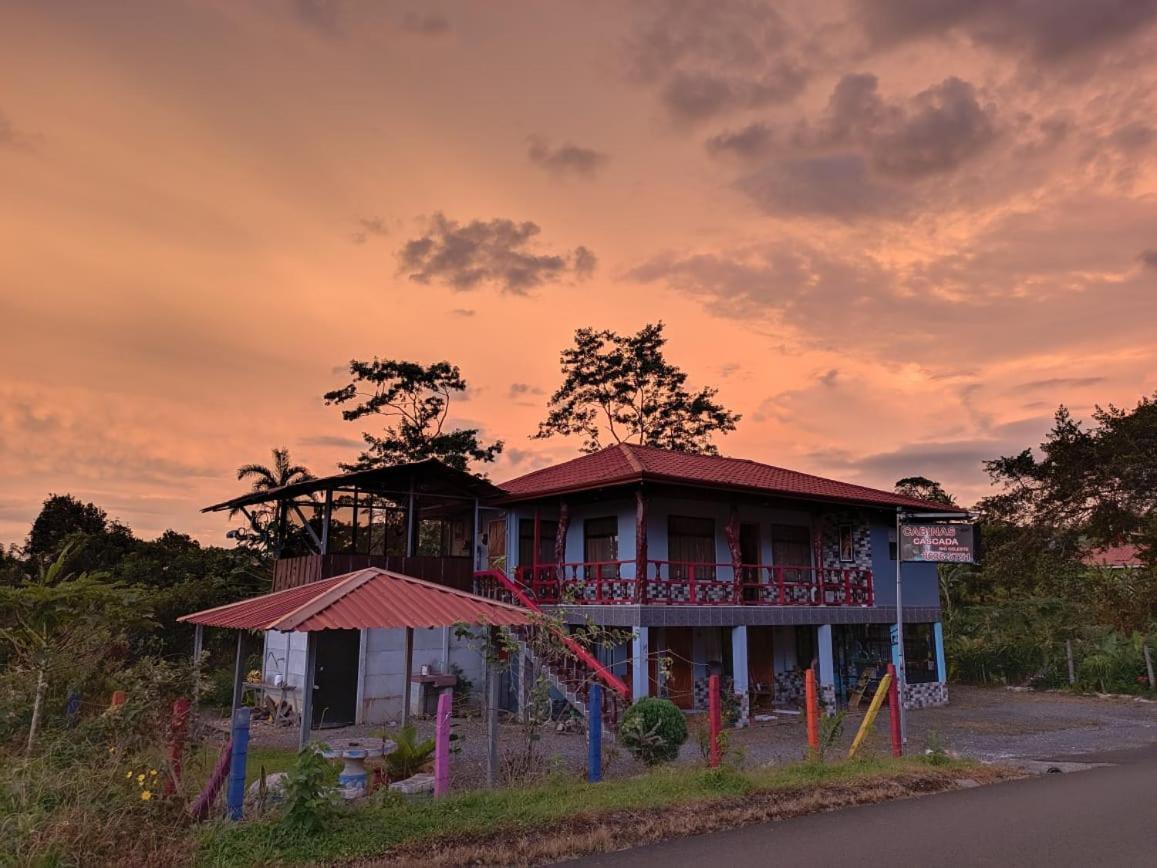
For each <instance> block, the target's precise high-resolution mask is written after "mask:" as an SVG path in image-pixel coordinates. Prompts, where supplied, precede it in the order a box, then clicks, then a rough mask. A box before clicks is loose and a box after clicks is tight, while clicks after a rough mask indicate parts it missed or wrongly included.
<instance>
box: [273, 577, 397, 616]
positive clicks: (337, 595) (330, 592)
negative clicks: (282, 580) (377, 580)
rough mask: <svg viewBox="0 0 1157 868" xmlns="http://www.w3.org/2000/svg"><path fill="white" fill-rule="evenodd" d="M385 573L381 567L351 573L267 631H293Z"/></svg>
mask: <svg viewBox="0 0 1157 868" xmlns="http://www.w3.org/2000/svg"><path fill="white" fill-rule="evenodd" d="M385 572H386V571H385V570H383V569H381V568H379V567H366V568H365V569H361V570H358V571H357V572H354V573H350V575H348V576H347V577H346V578H345V580H344V581H341V582H338V583H337V584H336V585H334V586H333V587H330V588H326V589H325V590H324V591H323V592H322V593H320V594H318V595H317V596H316V597H310V598H309V599H308V600H306V601H305V602H304V603H302V604H301V605H300V606H298V607H297V608H296V609H294V610H293V611H292V612H289V613H288V614H286V615H282V616H281V617H280V618H278V619H277V620H275V621H271V622H270V624H269V626H268V627H267V628H266V629H267V630H280V631H282V632H284V631H287V630H293V629H295V628H296V627H297V626H298V625H300V624H301V623H303V622H304V621H308V620H309V619H310V618H312V617H313V616H314V615H317V614H319V613H321V612H323V611H325V610H326V609H328V608H329V607H330V606H332V605H333V604H334V603H336V602H337V601H338V600H340V599H341V598H342V597H344V596H345V595H346V594H347V593H348V592H349V591H354V590H357V589H358V588H360V587H361V586H362V585H364V584H365V583H366V582H368V581H369V580H370V579H372V578H374V577H375V576H377V575H379V574H380V573H385Z"/></svg>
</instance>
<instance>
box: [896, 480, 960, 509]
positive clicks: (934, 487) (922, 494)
mask: <svg viewBox="0 0 1157 868" xmlns="http://www.w3.org/2000/svg"><path fill="white" fill-rule="evenodd" d="M893 490H894V491H895V492H896V493H897V494H902V495H904V496H905V497H914V498H916V499H917V500H927V501H931V502H932V503H943V504H944V505H945V506H956V499H955V498H954V497H953V496H952V495H951V494H949V493H948V492H947V491H945V490H944V486H942V485H941V484H940V483H939V482H936V481H934V480H932V479H929V478H928V477H927V476H905V477H904V478H903V479H897V480H896V485H895V488H894V489H893Z"/></svg>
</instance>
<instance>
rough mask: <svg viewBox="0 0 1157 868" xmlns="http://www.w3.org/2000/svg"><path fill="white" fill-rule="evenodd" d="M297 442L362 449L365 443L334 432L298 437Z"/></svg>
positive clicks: (308, 444)
mask: <svg viewBox="0 0 1157 868" xmlns="http://www.w3.org/2000/svg"><path fill="white" fill-rule="evenodd" d="M343 370H344V369H343ZM297 444H298V445H299V446H325V447H331V446H335V447H338V448H340V449H362V448H364V447H365V445H366V444H365V443H363V442H362V441H361V440H358V439H357V438H354V437H339V436H336V435H334V434H315V435H311V436H307V437H299V438H298V439H297Z"/></svg>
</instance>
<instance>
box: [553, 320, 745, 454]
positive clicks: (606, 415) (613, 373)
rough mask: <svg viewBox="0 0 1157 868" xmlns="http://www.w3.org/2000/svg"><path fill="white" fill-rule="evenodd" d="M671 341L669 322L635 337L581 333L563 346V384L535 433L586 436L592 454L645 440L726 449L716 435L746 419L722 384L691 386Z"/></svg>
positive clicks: (663, 445) (652, 443)
mask: <svg viewBox="0 0 1157 868" xmlns="http://www.w3.org/2000/svg"><path fill="white" fill-rule="evenodd" d="M666 343H667V338H666V337H664V335H663V323H661V322H660V323H656V324H654V325H646V326H644V327H643V328H642V329H640V330H639V332H638V333H637V334H633V335H620V334H617V333H615V332H613V331H610V330H606V329H604V330H595V329H590V328H582V329H578V330H577V331H575V333H574V346H573V347H568V348H567V349H564V350H563V351H562V358H561V362H562V373H563V382H562V385H561V386H559V387H558V390H557V391H555V393H554V394H553V395H551V397H550V401H549V403H548V404H547V408H548V410H549V413H548V415H547V417H546V421H544V422H542V423H541V424H540V425H539V426H538V433H537V434H535V435H534V436H535V437H537V438H546V437H552V436H554V435H556V434H559V435H563V436H568V435H578V436H579V437H581V438H582V448H583V450H584V451H585V452H597V451H598V450H599V449H601V448H602V447H603V446H606V445H609V444H610V443H639V444H642V445H644V446H658V447H661V448H663V449H676V450H678V451H680V452H702V453H706V454H710V455H714V454H716V453H718V451H719V450H718V449H717V448H716V446H715V445H714V444H713V443H712V440H711V438H712V437H713V436H714V435H715V434H726V433H727V432H728V431H734V430H735V424H736V423H737V422H738V421H739V419H740V417H739V415H738V414H736V413H732V412H730V411H729V410H727V409H726V408H725V407H724V406H723V405H722V404H720V403H719V402H718V401H716V400H715V396H716V395H717V394H718V390H717V389H713V388H709V387H704V388H702V389H700V390H699V391H697V392H690V391H688V389H687V374H686V373H684V372H683V371H682V370H680V369H679V368H678V367H676V366H675V365H673V364H671V363H670V362H668V361H667V359H666V357H665V356H664V355H663V346H664V345H665V344H666ZM608 436H609V438H610V440H609V441H608V440H607V437H608Z"/></svg>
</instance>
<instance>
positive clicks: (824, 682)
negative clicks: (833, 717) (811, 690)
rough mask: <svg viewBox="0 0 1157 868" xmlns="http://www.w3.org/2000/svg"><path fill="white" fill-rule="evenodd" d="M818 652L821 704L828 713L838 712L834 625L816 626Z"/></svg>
mask: <svg viewBox="0 0 1157 868" xmlns="http://www.w3.org/2000/svg"><path fill="white" fill-rule="evenodd" d="M816 654H817V656H818V657H819V664H820V671H819V673H818V674H819V682H820V704H822V705H823V707H824V711H825V712H826V713H827V714H835V713H836V665H835V655H834V653H833V647H832V625H831V624H820V625H819V626H818V627H816Z"/></svg>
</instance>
